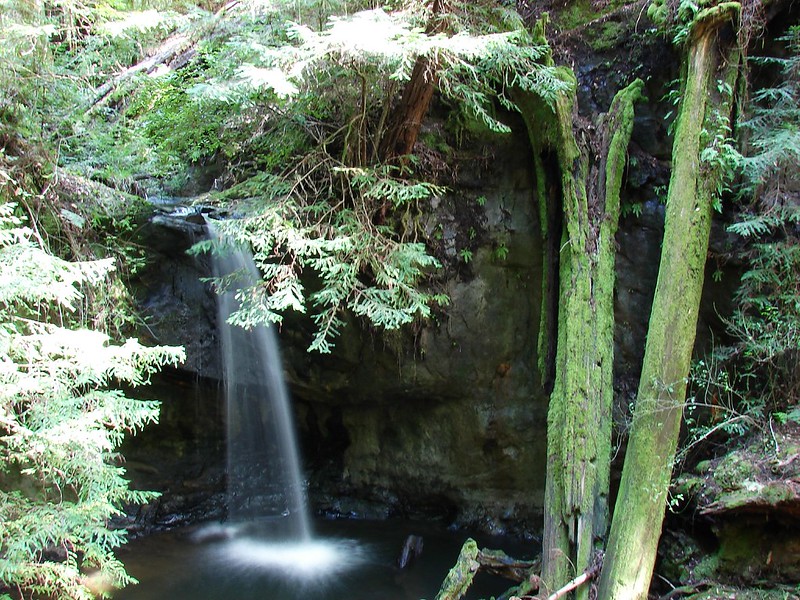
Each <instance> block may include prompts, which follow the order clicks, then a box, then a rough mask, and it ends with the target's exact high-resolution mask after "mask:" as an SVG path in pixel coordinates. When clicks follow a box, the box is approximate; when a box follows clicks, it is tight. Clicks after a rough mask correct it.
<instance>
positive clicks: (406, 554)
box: [397, 534, 422, 569]
mask: <svg viewBox="0 0 800 600" xmlns="http://www.w3.org/2000/svg"><path fill="white" fill-rule="evenodd" d="M420 554H422V536H419V535H413V534H412V535H409V536H408V537H407V538H406V541H405V543H404V544H403V550H402V551H401V552H400V556H399V557H398V558H397V566H398V567H400V568H401V569H405V568H406V567H408V566H410V565H411V563H412V562H414V561H415V560H416V559H417V557H419V555H420Z"/></svg>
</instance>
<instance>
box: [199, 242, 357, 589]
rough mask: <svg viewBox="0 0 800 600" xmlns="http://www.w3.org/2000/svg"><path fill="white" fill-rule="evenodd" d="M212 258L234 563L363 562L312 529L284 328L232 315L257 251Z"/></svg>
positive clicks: (311, 566)
mask: <svg viewBox="0 0 800 600" xmlns="http://www.w3.org/2000/svg"><path fill="white" fill-rule="evenodd" d="M209 228H210V229H212V228H211V227H209ZM212 235H213V229H212ZM211 260H212V270H213V272H214V275H215V277H217V278H223V280H224V282H225V285H224V286H223V287H224V288H225V289H224V291H222V293H220V294H218V312H219V319H218V320H219V324H218V327H219V335H220V342H221V344H220V345H221V351H222V357H223V369H224V377H225V393H226V402H227V421H228V465H227V466H228V470H227V476H228V523H227V524H226V527H225V528H224V532H223V535H224V537H228V538H229V539H228V540H227V541H226V542H225V545H224V548H223V552H222V555H223V556H224V557H225V559H226V562H227V565H226V566H228V567H231V568H234V569H269V570H272V571H280V572H283V573H284V574H286V575H290V576H292V577H300V578H304V579H307V578H309V577H313V578H319V577H320V576H324V575H326V574H328V573H331V572H333V571H337V570H341V569H342V568H347V567H349V566H351V565H353V564H355V562H358V559H359V557H360V550H359V549H358V548H356V547H355V546H353V544H352V543H350V542H349V541H345V540H338V541H323V540H315V539H314V538H313V537H312V532H311V525H310V518H309V514H308V508H307V502H306V496H305V491H304V486H303V479H302V476H301V469H300V459H299V455H298V451H297V443H296V436H295V432H294V422H293V419H292V415H291V407H290V402H289V394H288V391H287V388H286V384H285V382H284V378H283V372H282V368H281V360H280V355H279V349H278V343H277V339H276V338H277V336H276V335H275V332H274V330H273V328H272V327H268V326H263V325H261V326H256V327H253V328H251V329H244V328H242V327H239V326H236V325H231V324H230V323H228V320H229V317H230V316H231V314H232V313H234V312H235V311H236V310H238V309H239V307H240V303H239V300H238V299H237V294H241V293H247V289H248V288H250V287H251V286H252V285H253V284H255V283H256V282H258V281H259V279H260V275H259V272H258V269H257V267H256V265H255V263H254V262H253V257H252V254H251V253H250V252H249V251H247V250H245V249H242V248H234V247H231V248H226V249H225V251H224V252H221V253H219V254H217V253H215V254H213V255H212V257H211ZM209 533H211V535H212V537H213V536H215V535H218V533H215V532H209Z"/></svg>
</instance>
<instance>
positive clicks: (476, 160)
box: [140, 117, 662, 530]
mask: <svg viewBox="0 0 800 600" xmlns="http://www.w3.org/2000/svg"><path fill="white" fill-rule="evenodd" d="M509 119H511V120H512V125H515V124H514V123H513V117H509ZM514 129H515V130H517V131H519V132H520V134H519V135H517V134H512V135H509V136H492V137H491V138H489V139H485V140H484V141H483V142H482V143H481V144H480V145H479V146H478V147H477V148H474V149H472V150H471V153H470V154H469V155H468V156H467V157H466V158H465V157H461V159H459V160H460V162H458V165H457V166H458V168H457V169H453V171H454V172H456V173H457V175H455V176H454V177H453V180H452V182H451V183H450V185H449V189H450V191H449V192H448V193H447V194H446V195H444V196H442V197H438V198H434V199H432V200H431V201H430V205H429V206H427V207H425V211H424V213H425V215H426V216H425V217H424V218H422V219H421V220H420V223H419V226H420V227H422V228H424V229H425V230H426V234H427V235H428V236H429V238H430V239H432V240H433V241H434V244H435V248H434V251H435V252H436V253H437V255H438V256H439V258H440V259H441V260H442V262H443V263H444V265H445V269H444V270H443V274H442V275H441V276H440V277H439V278H438V279H437V280H436V281H435V282H434V284H433V285H435V286H437V288H438V289H439V290H440V291H443V292H445V293H446V294H447V295H448V296H449V297H450V304H449V305H448V306H446V307H444V308H442V309H441V310H439V311H438V312H437V314H436V315H435V318H434V319H432V320H430V321H429V322H425V323H419V324H416V325H414V326H413V327H409V328H407V329H405V330H403V331H399V332H390V333H386V332H376V331H371V330H369V329H367V328H364V327H363V324H362V323H359V322H356V321H353V322H351V323H349V324H348V326H347V327H345V328H344V330H343V333H342V335H341V337H340V338H339V339H338V340H337V341H336V346H335V349H334V351H333V353H332V354H331V355H328V356H320V355H317V354H309V353H308V352H306V347H307V346H308V344H309V342H310V340H311V335H310V331H309V330H310V327H309V323H308V322H307V321H304V319H303V318H300V317H292V316H290V317H289V318H287V320H286V322H285V323H284V325H283V327H282V328H281V331H280V337H281V341H282V345H283V355H284V368H285V372H286V375H287V379H288V381H289V384H290V387H291V391H292V395H293V398H294V404H295V409H296V417H297V426H298V429H299V434H300V438H301V440H302V445H303V454H304V457H305V462H306V464H307V470H308V476H309V489H310V495H311V499H312V503H313V504H314V506H315V508H316V509H318V510H322V511H329V512H333V513H340V514H354V515H360V516H380V515H387V514H411V515H414V514H420V513H427V514H438V515H444V516H446V517H447V518H449V519H453V520H456V521H458V522H464V523H471V524H479V523H482V524H484V525H485V527H486V528H488V529H492V530H505V529H508V528H513V529H529V530H532V529H536V528H537V527H538V526H539V517H540V512H541V506H542V497H543V492H544V472H545V448H546V422H547V394H546V392H545V390H544V389H543V388H542V381H541V376H540V373H539V370H538V366H537V365H538V360H539V357H538V356H537V340H538V334H539V332H538V326H539V314H540V310H541V304H542V298H541V296H542V281H541V278H542V251H541V236H540V225H539V223H538V208H537V206H536V205H535V202H534V194H533V189H534V181H533V178H532V173H531V169H530V159H529V157H530V150H529V148H528V146H527V141H526V137H525V135H524V134H523V133H522V131H523V129H522V126H521V124H519V126H516V127H514ZM645 129H646V128H645ZM641 164H643V165H645V166H647V165H649V166H648V167H647V168H648V169H649V171H646V172H645V167H642V168H640V169H638V170H637V169H636V168H634V167H632V173H633V175H635V176H637V177H638V181H639V183H640V185H639V186H637V187H636V188H635V189H631V190H629V191H628V192H627V193H628V195H629V198H632V199H633V200H635V201H637V202H643V210H642V211H641V213H640V215H639V216H634V215H631V216H629V217H627V218H626V219H625V220H624V221H623V227H622V229H621V232H620V235H619V238H618V241H619V262H618V289H619V293H618V297H617V309H616V310H617V320H618V328H617V331H618V333H617V344H616V346H617V347H616V354H617V363H618V369H617V371H618V372H619V373H620V374H622V377H621V378H620V386H619V387H620V389H621V390H622V391H621V392H620V393H621V395H623V396H624V394H623V392H624V389H625V388H626V386H625V385H624V383H625V381H626V379H630V380H633V379H634V378H635V375H636V369H637V364H638V361H639V359H640V355H641V351H642V348H643V340H644V332H645V328H646V318H647V314H648V313H649V302H650V299H651V296H652V288H653V286H654V284H655V276H656V268H657V264H658V253H659V241H660V227H661V220H662V210H661V208H662V207H661V206H660V205H659V204H658V202H657V201H655V199H654V197H653V196H652V191H651V188H652V186H653V184H654V183H657V182H658V175H659V169H657V168H654V167H653V166H652V164H651V163H645V162H644V161H642V162H641ZM170 211H172V212H171V216H170V214H163V213H169V212H170ZM157 212H158V214H157V215H156V216H154V218H153V219H151V221H150V224H149V227H148V229H147V230H146V232H145V239H146V240H147V244H148V245H149V247H150V248H151V249H152V251H153V253H154V254H155V255H156V256H157V258H156V260H154V261H153V266H152V268H151V269H150V270H148V271H147V272H145V273H144V275H143V277H142V279H141V281H140V298H141V305H142V307H143V309H144V311H145V312H146V314H148V315H149V317H150V318H149V326H148V330H149V332H150V334H151V335H152V336H153V337H154V338H155V339H156V340H157V341H158V342H160V343H169V344H181V345H184V346H185V347H186V349H187V355H188V357H187V362H186V364H185V365H184V369H185V370H186V371H188V372H192V373H194V374H196V375H200V376H202V377H204V378H209V379H212V380H213V379H218V378H219V377H220V376H221V368H220V361H219V356H218V350H217V337H216V322H215V321H216V316H215V314H216V313H215V310H214V298H213V294H212V293H211V292H210V290H209V288H208V286H207V284H204V283H203V282H202V281H201V279H202V278H203V277H206V276H207V275H208V269H207V266H206V265H204V263H203V261H202V260H201V259H196V258H193V257H189V256H188V255H186V252H185V251H186V249H187V248H188V247H189V246H190V245H191V244H192V243H193V242H194V241H196V240H197V239H198V236H200V235H202V226H201V225H200V224H199V221H200V220H201V219H200V218H199V217H198V215H197V214H192V213H191V212H190V213H189V215H188V216H187V215H186V214H185V211H178V212H174V211H173V208H170V209H159V210H158V211H157ZM623 399H624V398H623ZM208 401H210V402H219V400H218V399H216V398H215V399H212V400H208ZM165 402H166V405H167V406H168V404H169V403H170V402H172V400H170V399H166V400H165ZM623 403H624V402H623ZM172 414H174V415H175V416H177V417H178V418H188V419H189V420H191V419H192V417H191V415H187V414H185V412H184V411H169V410H168V414H167V419H170V418H172ZM219 414H220V415H221V414H222V412H220V413H219ZM209 426H210V427H212V428H213V427H214V425H209ZM218 426H219V427H220V433H219V435H220V436H221V435H222V434H221V431H222V429H221V427H222V426H221V424H218ZM166 427H167V428H170V427H172V428H174V426H173V425H166ZM178 429H179V430H180V429H181V428H180V427H178ZM183 429H186V428H185V427H184V428H183ZM200 452H202V451H200ZM213 452H220V448H219V447H218V446H217V445H214V448H213ZM214 460H219V461H222V460H223V458H222V457H217V458H216V459H215V458H214V457H213V456H209V457H207V458H204V459H203V462H206V463H213V462H214ZM221 464H222V462H220V465H221ZM208 472H209V473H211V472H216V471H214V469H211V470H209V471H208ZM215 477H216V476H215ZM215 477H210V479H209V481H208V482H207V483H208V485H209V487H210V488H215V487H219V485H220V482H219V481H218V480H219V478H218V477H216V478H215ZM212 480H213V481H212ZM182 493H183V492H181V494H182ZM178 495H180V494H178ZM187 502H189V503H190V504H191V501H190V500H187ZM181 510H184V512H189V513H191V512H192V509H191V507H184V508H183V509H181ZM159 518H166V517H163V515H162V517H159Z"/></svg>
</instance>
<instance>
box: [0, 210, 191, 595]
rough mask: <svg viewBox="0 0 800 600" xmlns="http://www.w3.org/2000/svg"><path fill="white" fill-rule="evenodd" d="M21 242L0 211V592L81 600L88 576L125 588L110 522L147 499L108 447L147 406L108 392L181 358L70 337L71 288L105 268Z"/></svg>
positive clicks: (91, 337)
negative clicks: (130, 505)
mask: <svg viewBox="0 0 800 600" xmlns="http://www.w3.org/2000/svg"><path fill="white" fill-rule="evenodd" d="M32 233H33V232H32V230H30V229H29V228H27V227H24V226H23V224H22V221H21V219H20V218H19V217H18V216H17V215H16V212H15V208H14V205H12V204H2V205H0V290H2V293H0V490H2V491H0V523H2V528H0V592H2V591H3V590H4V589H6V590H9V591H10V590H15V591H16V592H18V593H20V594H24V595H25V596H28V595H32V596H33V597H48V598H50V597H52V598H74V599H87V600H88V599H90V598H93V597H94V594H93V593H92V592H91V591H90V590H89V588H88V587H87V585H86V583H87V577H88V575H89V574H90V573H92V572H98V573H99V574H100V576H101V577H102V578H103V579H104V580H105V581H106V582H107V583H108V584H109V585H110V586H114V587H122V586H124V585H126V584H128V583H130V582H132V581H133V579H132V578H131V577H130V576H129V575H128V574H127V573H126V572H125V569H124V567H123V565H122V564H121V563H120V562H119V560H118V559H117V558H116V557H115V556H114V549H115V548H116V547H118V546H119V545H120V544H122V543H124V541H125V534H124V532H123V531H118V530H114V529H111V528H109V519H111V517H113V516H114V515H116V514H118V513H119V511H120V509H121V508H122V507H123V505H124V504H126V503H142V502H146V501H148V500H150V499H152V498H153V497H154V494H152V493H149V492H141V491H134V490H130V489H129V487H128V482H127V480H126V479H125V476H124V475H125V470H124V468H123V467H122V466H121V457H120V456H119V455H118V454H117V452H116V449H117V448H118V447H119V445H120V443H121V442H122V440H123V437H124V436H125V435H127V434H130V433H133V432H135V431H137V430H138V429H140V428H141V427H143V426H144V425H145V424H147V423H151V422H153V421H155V420H156V419H157V416H158V406H157V403H155V402H152V401H139V400H132V399H129V398H127V397H126V396H125V395H124V394H123V393H122V392H121V391H120V390H119V389H117V387H118V386H119V385H120V384H122V383H125V384H128V385H134V386H135V385H140V384H142V383H145V382H146V381H147V379H148V377H149V375H150V374H151V373H153V372H154V371H155V370H157V369H158V368H159V367H161V366H163V365H166V364H176V363H177V362H178V361H180V360H182V359H183V352H182V350H180V349H177V348H169V347H155V348H147V347H144V346H142V345H141V344H139V342H138V341H137V340H135V339H129V340H127V341H125V342H124V343H123V344H115V343H112V341H111V340H110V338H109V337H108V335H106V334H105V333H102V332H99V331H93V330H89V329H85V328H82V327H80V323H78V322H76V321H75V318H74V317H73V315H74V314H75V308H76V306H78V305H79V304H80V302H81V295H82V294H81V289H82V288H83V287H84V286H90V285H94V284H97V283H98V282H101V281H102V280H103V277H104V276H105V274H106V273H107V272H108V271H109V270H110V269H112V268H113V264H112V261H110V260H104V261H94V262H68V261H64V260H62V259H59V258H57V257H55V256H52V255H51V254H49V253H48V252H46V251H45V250H44V249H43V248H42V247H41V246H39V245H37V244H36V243H34V241H32Z"/></svg>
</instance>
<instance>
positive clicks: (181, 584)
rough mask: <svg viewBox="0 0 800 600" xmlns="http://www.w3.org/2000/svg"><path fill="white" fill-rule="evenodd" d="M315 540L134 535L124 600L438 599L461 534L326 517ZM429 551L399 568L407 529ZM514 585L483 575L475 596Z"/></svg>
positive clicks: (123, 554)
mask: <svg viewBox="0 0 800 600" xmlns="http://www.w3.org/2000/svg"><path fill="white" fill-rule="evenodd" d="M314 529H315V531H316V534H317V535H316V536H315V538H314V539H313V540H312V541H311V542H308V543H302V544H297V545H293V544H286V543H276V542H273V541H271V540H270V539H269V538H268V537H264V538H262V537H261V536H260V535H259V533H258V532H248V531H243V530H241V529H240V528H236V529H235V530H234V528H229V527H226V526H224V525H201V526H198V527H192V528H187V529H181V530H175V531H171V532H167V533H161V534H154V535H151V536H148V537H143V538H140V539H137V540H132V541H131V542H130V543H128V544H127V545H126V546H124V547H123V548H122V549H121V550H120V551H119V552H118V555H119V557H120V559H121V560H122V561H123V563H124V564H125V566H126V568H127V570H128V573H129V574H130V575H132V576H133V577H135V578H136V579H138V580H139V582H140V583H139V584H138V585H131V586H129V587H128V588H126V589H124V590H121V591H119V592H116V593H114V595H113V597H114V598H117V599H122V600H227V599H236V600H300V599H301V598H302V599H304V600H310V599H313V600H368V599H369V600H419V599H421V598H428V599H432V598H434V597H435V596H436V594H437V592H438V590H439V586H440V585H441V583H442V581H443V580H444V578H445V576H446V575H447V572H448V570H449V569H450V567H452V566H453V565H454V564H455V562H456V558H457V557H458V553H459V550H460V549H461V545H462V543H463V542H464V540H465V539H466V538H467V537H469V536H470V534H469V533H467V532H463V531H449V530H447V529H444V528H443V527H439V526H437V525H435V524H430V523H420V522H408V521H399V520H398V521H395V520H389V521H377V522H376V521H348V520H341V521H318V522H316V523H315V524H314ZM412 534H413V535H419V536H422V538H423V549H422V553H421V554H420V556H419V557H418V558H416V560H414V561H413V562H412V563H411V564H410V565H409V566H407V567H406V568H405V569H400V568H399V567H398V566H397V560H398V557H399V556H400V553H401V551H402V548H403V544H404V542H405V540H406V538H407V537H408V536H409V535H412ZM473 537H475V538H476V539H477V540H478V543H479V545H480V546H481V547H488V548H502V549H503V550H505V551H506V552H507V553H509V554H511V555H515V556H516V557H517V558H530V557H532V556H533V555H534V554H535V552H536V547H535V543H533V542H531V543H522V542H520V541H518V540H509V539H506V538H496V537H485V536H473ZM512 585H513V584H512V582H510V581H506V580H504V579H500V578H499V577H494V576H491V575H486V574H482V573H480V574H478V576H477V577H476V578H475V583H474V584H473V586H472V588H471V589H470V593H469V594H468V595H467V596H465V598H466V599H467V600H475V599H477V598H488V597H491V596H498V595H500V594H501V593H502V592H504V591H505V590H506V589H508V588H510V587H511V586H512Z"/></svg>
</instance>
